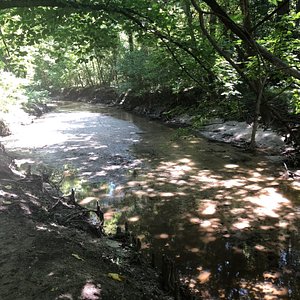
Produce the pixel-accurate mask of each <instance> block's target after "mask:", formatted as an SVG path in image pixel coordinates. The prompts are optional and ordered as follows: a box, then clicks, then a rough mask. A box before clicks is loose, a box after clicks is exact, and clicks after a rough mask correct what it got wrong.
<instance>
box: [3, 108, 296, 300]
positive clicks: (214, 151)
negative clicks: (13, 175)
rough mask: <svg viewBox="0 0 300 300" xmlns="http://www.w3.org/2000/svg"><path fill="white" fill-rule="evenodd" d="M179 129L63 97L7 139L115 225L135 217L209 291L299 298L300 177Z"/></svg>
mask: <svg viewBox="0 0 300 300" xmlns="http://www.w3.org/2000/svg"><path fill="white" fill-rule="evenodd" d="M178 133H179V131H178V130H176V129H173V128H169V127H167V126H165V125H163V124H161V123H158V122H155V121H150V120H147V119H144V118H140V117H137V116H134V115H132V114H130V113H127V112H124V111H122V110H119V109H116V108H111V107H107V106H101V105H89V104H82V103H64V104H60V105H59V106H58V107H57V108H56V110H55V111H53V112H51V113H48V114H46V115H44V116H42V117H41V118H39V119H37V120H36V121H35V122H34V123H32V124H30V125H26V126H19V127H18V128H16V130H15V132H14V133H13V135H11V136H9V137H6V138H3V139H2V140H1V142H2V143H3V144H4V145H5V147H6V149H7V151H8V152H9V153H11V154H12V155H13V156H14V157H16V163H17V164H18V165H19V166H20V167H21V168H26V167H27V166H28V165H32V166H34V167H33V169H35V170H36V171H40V172H48V171H47V170H51V172H53V174H55V173H57V176H58V177H59V176H61V174H62V175H63V178H62V188H63V190H64V191H65V192H66V193H69V191H70V189H71V188H72V187H74V188H75V189H76V196H77V199H78V202H79V203H80V204H81V205H85V206H87V207H95V203H96V200H99V201H100V205H101V207H102V209H103V210H104V212H105V222H106V224H107V226H108V227H110V226H111V227H113V226H114V225H116V224H120V225H122V226H123V225H124V223H125V221H128V223H129V227H130V230H132V231H134V232H135V233H136V234H137V235H138V236H139V238H140V239H141V241H142V251H143V252H144V253H145V255H149V256H150V254H151V253H152V252H154V253H155V254H156V257H157V258H159V257H161V255H162V254H166V255H168V256H169V257H171V258H172V259H174V260H175V262H176V265H177V267H178V269H179V270H180V273H181V276H182V278H183V280H185V282H186V284H188V285H189V286H190V288H192V289H194V290H195V291H198V293H199V295H201V296H202V297H203V299H282V298H288V299H299V295H300V272H299V270H300V241H299V229H300V222H299V217H300V192H299V191H300V185H299V183H297V182H294V181H287V180H282V179H280V170H282V166H279V165H278V166H275V165H273V164H272V163H271V162H270V161H268V160H267V159H266V158H264V157H263V156H261V155H257V156H255V155H254V154H252V153H249V152H246V151H243V150H242V149H238V148H235V147H232V146H230V145H226V144H222V143H216V142H212V141H208V140H207V139H205V138H199V137H193V136H185V137H182V136H180V135H179V134H178ZM43 170H44V171H43ZM45 170H46V171H45ZM108 230H109V228H108ZM158 264H159V263H158Z"/></svg>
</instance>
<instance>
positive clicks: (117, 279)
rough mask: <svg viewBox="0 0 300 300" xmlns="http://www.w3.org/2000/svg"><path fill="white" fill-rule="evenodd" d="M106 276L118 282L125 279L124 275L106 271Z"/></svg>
mask: <svg viewBox="0 0 300 300" xmlns="http://www.w3.org/2000/svg"><path fill="white" fill-rule="evenodd" d="M107 276H108V277H109V278H111V279H113V280H116V281H120V282H122V281H124V280H125V277H124V276H122V275H119V274H117V273H108V274H107Z"/></svg>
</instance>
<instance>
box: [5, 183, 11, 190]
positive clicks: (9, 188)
mask: <svg viewBox="0 0 300 300" xmlns="http://www.w3.org/2000/svg"><path fill="white" fill-rule="evenodd" d="M4 188H6V189H7V190H11V189H12V186H11V185H10V184H8V185H5V186H4Z"/></svg>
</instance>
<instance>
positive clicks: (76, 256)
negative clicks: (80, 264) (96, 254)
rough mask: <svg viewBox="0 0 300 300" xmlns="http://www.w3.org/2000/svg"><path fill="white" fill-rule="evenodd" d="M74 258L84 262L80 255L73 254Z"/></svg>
mask: <svg viewBox="0 0 300 300" xmlns="http://www.w3.org/2000/svg"><path fill="white" fill-rule="evenodd" d="M72 256H74V257H75V258H77V259H78V260H82V261H84V259H83V258H81V257H80V256H79V255H78V254H75V253H72Z"/></svg>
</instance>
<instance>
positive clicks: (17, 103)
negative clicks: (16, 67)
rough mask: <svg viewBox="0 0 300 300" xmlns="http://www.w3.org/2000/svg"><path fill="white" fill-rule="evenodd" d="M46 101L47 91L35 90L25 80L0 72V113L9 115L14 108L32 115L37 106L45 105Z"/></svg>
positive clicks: (47, 97)
mask: <svg viewBox="0 0 300 300" xmlns="http://www.w3.org/2000/svg"><path fill="white" fill-rule="evenodd" d="M48 99H49V94H48V92H47V91H44V90H42V91H41V90H37V89H36V88H35V86H33V85H31V84H30V82H29V81H28V80H27V79H24V78H18V77H16V76H15V75H14V74H12V73H10V72H5V71H0V112H2V113H9V112H10V111H12V110H14V109H16V108H22V109H23V110H24V111H26V112H28V113H32V112H34V111H36V107H37V106H39V107H40V106H43V105H45V104H46V102H47V101H48Z"/></svg>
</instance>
